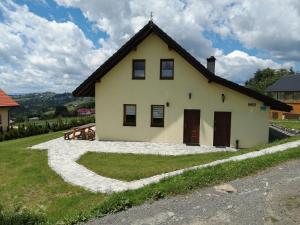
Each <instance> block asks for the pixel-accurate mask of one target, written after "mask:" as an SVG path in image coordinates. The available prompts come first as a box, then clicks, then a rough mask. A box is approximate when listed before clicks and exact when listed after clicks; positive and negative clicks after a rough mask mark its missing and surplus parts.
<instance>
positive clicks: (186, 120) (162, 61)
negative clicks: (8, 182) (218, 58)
mask: <svg viewBox="0 0 300 225" xmlns="http://www.w3.org/2000/svg"><path fill="white" fill-rule="evenodd" d="M73 94H74V95H75V96H90V97H92V96H95V104H96V134H97V139H98V140H121V141H145V142H166V143H185V144H191V145H199V144H201V145H210V146H211V145H214V146H231V147H236V146H238V147H241V148H248V147H253V146H255V145H259V144H264V143H267V142H268V135H269V118H268V114H269V110H270V109H274V110H282V111H290V110H291V109H292V107H291V106H289V105H286V104H285V103H282V102H280V101H277V100H275V99H273V98H270V97H268V96H266V95H263V94H260V93H258V92H256V91H253V90H250V89H248V88H246V87H244V86H240V85H238V84H236V83H234V82H231V81H228V80H226V79H224V78H221V77H219V76H217V75H215V58H214V57H209V58H208V59H207V67H204V66H203V65H202V64H201V63H200V62H199V61H198V60H197V59H196V58H194V57H193V56H192V55H191V54H190V53H188V52H187V51H186V50H185V49H184V48H183V47H181V46H180V45H179V44H178V43H177V42H175V41H174V40H173V39H172V38H171V37H170V36H169V35H167V34H166V33H165V32H164V31H163V30H162V29H160V28H159V27H158V26H157V25H156V24H154V23H153V22H152V21H150V22H149V23H148V24H147V25H145V26H144V27H143V28H142V29H141V30H140V31H139V32H138V33H137V34H135V35H134V36H133V37H132V38H131V39H130V40H129V41H128V42H127V43H125V44H124V45H123V46H122V47H121V48H120V49H119V50H118V51H117V52H116V53H115V54H113V55H112V56H111V57H110V58H109V59H108V60H107V61H106V62H104V64H102V65H101V66H100V67H99V68H98V69H97V70H96V71H95V72H94V73H93V74H92V75H91V76H90V77H89V78H87V79H86V80H85V81H84V82H83V83H82V84H81V85H80V86H79V87H78V88H77V89H76V90H75V91H74V92H73Z"/></svg>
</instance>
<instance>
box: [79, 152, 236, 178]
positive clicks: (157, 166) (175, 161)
mask: <svg viewBox="0 0 300 225" xmlns="http://www.w3.org/2000/svg"><path fill="white" fill-rule="evenodd" d="M241 153H242V152H239V153H238V152H217V153H207V154H197V155H186V156H158V155H138V154H116V153H95V152H88V153H87V154H84V155H83V156H82V157H81V158H80V159H79V160H78V163H80V164H82V165H84V166H85V167H87V168H89V169H90V170H92V171H94V172H96V173H98V174H100V175H102V176H106V177H111V178H115V179H119V180H124V181H132V180H138V179H142V178H145V177H151V176H154V175H157V174H161V173H166V172H170V171H174V170H178V169H182V168H186V167H190V166H196V165H201V164H205V163H209V162H212V161H215V160H218V159H224V158H228V157H231V156H234V155H237V154H241Z"/></svg>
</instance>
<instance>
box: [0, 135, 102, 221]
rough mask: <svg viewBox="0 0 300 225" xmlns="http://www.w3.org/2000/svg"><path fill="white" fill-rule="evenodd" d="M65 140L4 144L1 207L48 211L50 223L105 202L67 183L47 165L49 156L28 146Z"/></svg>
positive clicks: (45, 137)
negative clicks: (20, 207) (29, 148)
mask: <svg viewBox="0 0 300 225" xmlns="http://www.w3.org/2000/svg"><path fill="white" fill-rule="evenodd" d="M60 136H62V133H61V132H57V133H51V134H46V135H39V136H34V137H30V138H23V139H18V140H14V141H6V142H2V143H0V204H2V205H3V206H4V207H5V208H6V209H9V208H13V207H16V206H18V205H19V206H22V207H27V208H29V209H30V210H34V211H36V210H41V211H44V212H45V213H46V215H47V217H48V218H49V219H50V221H52V222H54V221H58V220H60V219H61V218H63V217H65V216H68V217H74V216H76V215H77V214H78V212H79V211H82V209H84V210H89V209H91V208H93V207H94V206H95V205H98V204H99V203H100V202H102V201H103V200H104V199H105V196H104V195H101V194H93V193H90V192H88V191H85V190H83V189H81V188H79V187H75V186H72V185H69V184H67V183H65V182H64V181H63V180H62V179H61V178H60V177H59V176H58V175H57V174H56V173H55V172H54V171H52V170H51V169H50V168H49V166H48V163H47V152H46V151H39V150H28V149H27V147H28V146H32V145H34V144H38V143H41V142H44V141H47V140H50V139H53V138H57V137H60Z"/></svg>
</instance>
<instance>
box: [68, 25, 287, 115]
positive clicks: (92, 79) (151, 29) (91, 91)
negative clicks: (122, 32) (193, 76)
mask: <svg viewBox="0 0 300 225" xmlns="http://www.w3.org/2000/svg"><path fill="white" fill-rule="evenodd" d="M151 33H154V34H156V35H157V36H158V37H160V38H161V39H162V40H163V41H164V42H166V43H167V44H168V46H169V48H171V49H174V50H175V51H176V52H177V53H178V54H179V55H181V56H182V57H183V58H184V59H185V60H187V61H188V62H189V63H190V64H191V65H192V66H194V67H195V68H196V69H197V70H198V71H199V72H200V73H201V74H203V75H204V76H205V77H206V78H207V80H208V81H209V82H215V83H218V84H220V85H223V86H225V87H228V88H230V89H233V90H235V91H238V92H240V93H242V94H245V95H247V96H249V97H252V98H255V99H257V100H259V101H262V102H264V104H265V105H267V106H270V107H271V109H274V110H282V111H291V110H292V107H291V106H289V105H287V104H285V103H283V102H280V101H277V100H275V99H273V98H270V97H268V96H266V95H263V94H260V93H258V92H256V91H253V90H251V89H248V88H246V87H244V86H241V85H238V84H236V83H234V82H231V81H229V80H226V79H224V78H221V77H219V76H216V75H215V74H213V73H211V72H210V71H209V70H207V69H206V68H205V67H204V66H203V65H202V64H201V63H200V62H199V61H198V60H197V59H195V58H194V57H193V56H192V55H191V54H190V53H188V52H187V51H186V50H185V49H184V48H183V47H181V46H180V45H179V44H178V43H177V42H176V41H174V40H173V39H172V38H171V37H170V36H169V35H167V34H166V33H165V32H164V31H163V30H161V29H160V28H159V27H158V26H157V25H156V24H154V23H153V22H152V21H149V23H147V24H146V25H145V26H144V27H143V28H142V29H141V30H140V31H139V32H138V33H136V34H135V35H134V36H133V37H132V38H131V39H130V40H129V41H128V42H126V43H125V44H124V45H123V46H122V47H121V48H120V49H119V50H118V51H117V52H116V53H114V54H113V55H112V56H111V57H110V58H109V59H107V60H106V61H105V62H104V63H103V64H102V65H101V66H100V67H99V68H98V69H97V70H96V71H95V72H94V73H92V75H90V76H89V77H88V78H87V79H86V80H85V81H84V82H83V83H82V84H81V85H80V86H79V87H77V88H76V90H74V92H73V95H74V96H78V97H79V96H95V83H96V82H97V81H100V79H101V78H102V77H103V76H105V74H107V72H108V71H109V70H110V69H111V68H113V67H114V66H115V65H116V64H117V63H118V62H120V61H121V60H122V59H123V58H124V57H125V56H126V55H127V54H128V53H129V52H130V51H132V50H133V49H135V48H136V47H137V46H138V45H139V44H140V43H141V42H142V41H143V40H144V39H145V38H146V37H148V36H149V35H150V34H151Z"/></svg>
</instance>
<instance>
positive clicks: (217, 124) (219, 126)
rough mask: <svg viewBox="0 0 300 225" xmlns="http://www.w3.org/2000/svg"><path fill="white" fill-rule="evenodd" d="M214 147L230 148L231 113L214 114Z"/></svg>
mask: <svg viewBox="0 0 300 225" xmlns="http://www.w3.org/2000/svg"><path fill="white" fill-rule="evenodd" d="M214 117H215V119H214V146H219V147H221V146H228V147H229V146H230V132H231V112H215V114H214Z"/></svg>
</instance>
